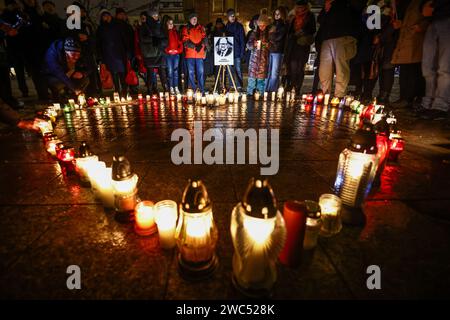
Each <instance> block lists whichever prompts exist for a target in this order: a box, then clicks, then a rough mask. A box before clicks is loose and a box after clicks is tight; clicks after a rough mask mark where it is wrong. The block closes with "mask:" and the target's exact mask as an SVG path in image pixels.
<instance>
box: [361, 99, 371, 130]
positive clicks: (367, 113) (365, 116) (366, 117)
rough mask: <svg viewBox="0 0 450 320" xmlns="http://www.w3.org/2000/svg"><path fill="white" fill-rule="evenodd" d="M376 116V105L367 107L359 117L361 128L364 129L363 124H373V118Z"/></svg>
mask: <svg viewBox="0 0 450 320" xmlns="http://www.w3.org/2000/svg"><path fill="white" fill-rule="evenodd" d="M374 114H375V105H374V104H373V103H371V104H369V105H367V106H365V107H364V109H362V111H361V114H360V115H359V126H360V128H362V126H363V124H364V123H366V122H369V123H370V122H372V118H373V116H374Z"/></svg>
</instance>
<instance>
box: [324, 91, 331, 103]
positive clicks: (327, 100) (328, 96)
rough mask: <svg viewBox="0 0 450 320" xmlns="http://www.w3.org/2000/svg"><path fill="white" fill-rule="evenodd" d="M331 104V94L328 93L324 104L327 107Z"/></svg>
mask: <svg viewBox="0 0 450 320" xmlns="http://www.w3.org/2000/svg"><path fill="white" fill-rule="evenodd" d="M329 102H330V94H329V93H326V94H325V99H324V101H323V104H324V105H326V106H327V105H328V103H329Z"/></svg>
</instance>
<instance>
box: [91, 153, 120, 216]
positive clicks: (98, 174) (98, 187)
mask: <svg viewBox="0 0 450 320" xmlns="http://www.w3.org/2000/svg"><path fill="white" fill-rule="evenodd" d="M111 176H112V168H107V167H106V165H105V163H104V162H103V161H98V162H97V163H96V164H95V166H94V168H93V169H92V171H91V172H89V181H90V182H91V188H92V191H93V192H94V195H95V197H96V198H97V199H99V200H101V201H102V203H103V206H104V207H105V208H113V207H114V191H113V187H112V179H111Z"/></svg>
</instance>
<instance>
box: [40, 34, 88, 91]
mask: <svg viewBox="0 0 450 320" xmlns="http://www.w3.org/2000/svg"><path fill="white" fill-rule="evenodd" d="M81 61H82V59H80V60H78V61H77V63H76V65H75V70H73V71H74V72H77V71H78V72H83V73H84V71H85V67H84V66H83V65H82V64H81ZM68 71H69V68H68V66H67V60H66V52H65V50H64V39H62V40H56V41H55V42H53V43H52V44H51V45H50V48H48V50H47V53H46V54H45V59H44V66H43V69H42V73H43V74H44V75H46V76H52V77H55V78H57V79H59V80H60V81H61V82H63V83H64V84H65V85H66V86H67V87H68V88H69V89H71V90H73V91H75V89H76V87H75V84H74V83H73V82H72V80H71V79H70V78H69V77H68V76H67V72H68Z"/></svg>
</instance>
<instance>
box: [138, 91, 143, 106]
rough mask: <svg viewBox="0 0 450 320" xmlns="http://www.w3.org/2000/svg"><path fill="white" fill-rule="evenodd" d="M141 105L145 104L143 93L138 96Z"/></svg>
mask: <svg viewBox="0 0 450 320" xmlns="http://www.w3.org/2000/svg"><path fill="white" fill-rule="evenodd" d="M138 100H139V103H140V104H142V103H143V102H144V98H143V97H142V93H139V94H138Z"/></svg>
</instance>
